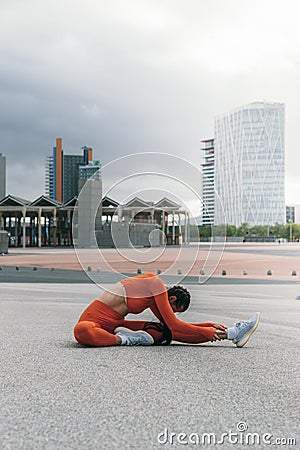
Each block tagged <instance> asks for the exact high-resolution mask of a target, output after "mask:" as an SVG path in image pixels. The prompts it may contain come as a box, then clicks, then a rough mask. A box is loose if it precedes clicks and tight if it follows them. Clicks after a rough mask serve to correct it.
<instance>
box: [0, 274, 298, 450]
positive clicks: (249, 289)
mask: <svg viewBox="0 0 300 450" xmlns="http://www.w3.org/2000/svg"><path fill="white" fill-rule="evenodd" d="M107 286H108V285H107ZM189 288H190V290H191V293H192V298H193V300H192V305H191V307H190V309H189V310H188V311H187V312H186V313H184V314H182V315H181V316H180V318H181V319H182V320H186V321H190V322H203V321H215V322H222V323H224V324H226V325H228V326H230V325H232V323H233V322H235V321H238V320H240V319H247V318H248V317H250V316H251V314H252V313H253V312H255V311H260V312H261V323H260V326H259V328H258V330H257V331H256V333H255V334H254V335H253V337H252V338H251V340H250V341H249V342H248V344H247V346H246V347H245V348H242V349H238V348H236V347H235V346H234V345H232V344H231V342H229V341H223V342H222V343H214V344H212V343H207V344H202V345H182V344H178V343H174V342H173V343H172V345H170V346H168V347H113V348H86V347H83V346H80V345H78V344H77V343H76V342H75V340H74V338H73V333H72V330H73V326H74V324H75V323H76V321H77V320H78V317H79V316H80V314H81V312H82V311H83V309H84V308H85V307H86V306H87V305H88V303H90V302H91V301H92V300H93V299H95V298H97V297H98V296H99V295H100V293H101V290H100V289H99V288H98V287H97V286H96V285H93V284H90V283H86V284H84V283H81V284H74V283H73V284H64V283H47V284H44V283H28V282H27V283H22V282H20V283H13V282H12V283H5V282H2V283H1V285H0V311H1V314H0V342H1V352H0V359H1V372H0V380H1V408H0V449H1V450H2V449H3V450H8V449H10V450H11V449H12V450H14V449H16V450H23V449H26V450H27V449H28V450H29V449H30V450H35V449H37V450H42V449H47V450H48V449H49V450H50V449H53V450H58V449H80V450H90V449H95V450H96V449H105V450H110V449H118V450H122V449H138V450H141V449H142V450H143V449H146V450H147V449H158V448H160V449H163V448H169V449H171V448H172V449H173V448H176V449H177V448H220V449H234V448H235V449H241V448H248V447H252V448H257V449H261V448H282V447H283V448H291V449H296V448H300V436H299V385H300V383H299V343H300V342H299V341H300V338H299V327H300V300H297V299H296V298H297V297H298V296H299V295H300V287H299V284H298V283H297V284H295V283H294V284H285V285H283V284H277V285H275V284H271V283H269V284H266V285H258V284H247V285H246V284H241V283H240V284H227V285H226V284H224V283H223V284H210V285H209V284H205V285H201V286H197V285H190V286H189ZM140 317H142V318H145V319H146V320H149V319H150V320H151V318H152V315H151V313H150V312H145V313H143V314H142V315H140ZM129 318H132V317H129ZM276 439H277V440H276ZM289 439H290V440H291V441H288V440H289ZM293 439H295V440H296V444H295V445H294V441H293ZM279 440H280V443H281V445H279ZM203 442H204V443H203Z"/></svg>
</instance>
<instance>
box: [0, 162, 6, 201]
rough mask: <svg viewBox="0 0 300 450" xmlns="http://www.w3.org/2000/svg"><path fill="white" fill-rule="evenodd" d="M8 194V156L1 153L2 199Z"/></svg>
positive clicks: (0, 182) (0, 190) (0, 187)
mask: <svg viewBox="0 0 300 450" xmlns="http://www.w3.org/2000/svg"><path fill="white" fill-rule="evenodd" d="M5 195H6V158H5V156H3V155H2V153H0V200H1V199H2V198H3V197H5Z"/></svg>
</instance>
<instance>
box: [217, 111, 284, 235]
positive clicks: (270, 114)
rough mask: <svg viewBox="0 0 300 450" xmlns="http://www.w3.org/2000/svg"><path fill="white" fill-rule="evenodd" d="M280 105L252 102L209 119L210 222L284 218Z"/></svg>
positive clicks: (266, 222) (237, 223)
mask: <svg viewBox="0 0 300 450" xmlns="http://www.w3.org/2000/svg"><path fill="white" fill-rule="evenodd" d="M284 177H285V107H284V104H282V103H266V102H255V103H251V104H249V105H245V106H242V107H241V108H238V109H236V110H235V111H233V112H230V113H229V114H225V115H223V116H220V117H217V118H216V119H215V188H216V191H217V193H218V195H219V196H220V199H221V203H222V207H223V208H224V211H222V207H221V206H220V203H219V202H218V204H217V203H216V204H215V224H216V225H218V224H220V223H224V212H225V217H226V223H228V224H232V225H235V226H240V225H241V223H245V222H246V223H248V225H249V226H254V225H272V224H275V223H279V224H283V223H285V186H284V181H285V180H284Z"/></svg>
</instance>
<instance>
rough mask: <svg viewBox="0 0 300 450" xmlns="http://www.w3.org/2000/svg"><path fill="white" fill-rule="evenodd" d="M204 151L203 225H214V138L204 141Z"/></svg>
mask: <svg viewBox="0 0 300 450" xmlns="http://www.w3.org/2000/svg"><path fill="white" fill-rule="evenodd" d="M201 143H202V144H203V145H202V147H201V150H202V152H203V153H202V163H201V167H202V193H201V194H202V195H201V197H202V203H203V211H202V225H213V224H214V217H215V146H214V138H211V139H204V140H202V141H201Z"/></svg>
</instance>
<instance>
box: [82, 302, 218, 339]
mask: <svg viewBox="0 0 300 450" xmlns="http://www.w3.org/2000/svg"><path fill="white" fill-rule="evenodd" d="M148 323H149V322H146V321H143V320H125V319H124V317H123V316H122V315H121V314H119V313H117V312H116V311H114V310H113V309H112V308H110V307H109V306H107V305H105V304H104V303H102V302H101V301H100V300H95V301H94V302H92V303H91V304H90V305H89V306H88V307H87V308H86V310H85V311H84V312H83V313H82V315H81V316H80V318H79V321H78V323H77V324H76V325H75V328H74V336H75V339H76V340H77V342H79V344H82V345H87V346H92V347H106V346H110V345H116V344H117V338H116V336H115V335H114V334H113V332H114V330H115V328H117V327H120V326H122V327H126V328H129V329H130V330H133V331H137V330H143V329H144V327H145V325H146V324H148ZM193 325H195V326H197V327H198V328H199V332H197V333H196V334H191V335H187V334H186V333H181V332H174V333H173V332H172V339H174V340H175V341H179V342H186V343H192V344H200V343H202V342H207V341H208V338H207V333H205V330H203V331H204V334H205V335H204V334H203V333H202V332H201V331H202V330H201V329H203V328H207V327H212V324H211V323H199V324H193ZM147 332H149V334H151V335H152V337H153V339H154V341H157V340H158V339H160V338H161V337H162V333H161V332H159V331H157V330H152V329H150V330H149V331H148V330H147Z"/></svg>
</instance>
